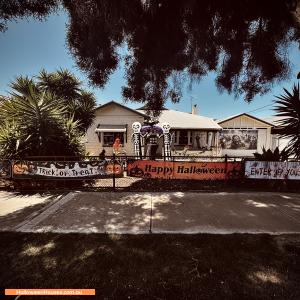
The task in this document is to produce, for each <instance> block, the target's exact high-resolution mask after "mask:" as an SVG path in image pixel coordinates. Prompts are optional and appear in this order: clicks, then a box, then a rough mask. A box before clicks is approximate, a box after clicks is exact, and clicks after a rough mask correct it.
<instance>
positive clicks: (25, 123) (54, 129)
mask: <svg viewBox="0 0 300 300" xmlns="http://www.w3.org/2000/svg"><path fill="white" fill-rule="evenodd" d="M11 88H12V92H11V93H10V97H8V98H5V97H1V98H0V156H1V157H3V158H23V157H25V156H35V155H37V156H51V155H56V156H58V155H66V156H77V155H81V154H83V152H84V149H83V145H82V142H81V140H82V138H83V137H82V126H80V120H79V119H78V120H75V119H74V118H73V117H70V115H71V114H72V115H73V114H74V113H73V111H72V112H71V113H70V112H69V110H68V109H69V106H68V105H66V102H65V101H64V99H61V98H59V97H58V96H57V95H56V94H55V93H52V92H50V89H45V88H41V87H40V86H39V85H38V84H36V83H35V82H34V81H33V80H32V79H30V78H28V77H18V78H17V79H16V80H15V81H14V82H13V83H12V84H11ZM89 96H90V97H91V98H93V95H92V94H89ZM79 107H80V106H79ZM89 108H90V109H92V110H93V107H92V106H90V107H89ZM83 110H84V108H83Z"/></svg>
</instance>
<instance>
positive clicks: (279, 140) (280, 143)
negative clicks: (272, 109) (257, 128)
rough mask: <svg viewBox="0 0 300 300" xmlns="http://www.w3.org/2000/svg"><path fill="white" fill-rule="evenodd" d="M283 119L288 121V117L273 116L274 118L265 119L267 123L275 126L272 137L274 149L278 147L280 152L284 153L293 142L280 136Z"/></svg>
mask: <svg viewBox="0 0 300 300" xmlns="http://www.w3.org/2000/svg"><path fill="white" fill-rule="evenodd" d="M282 119H286V117H278V116H273V117H267V118H264V120H265V121H267V122H269V123H271V124H273V127H272V130H271V133H272V137H273V149H275V148H276V147H278V148H279V150H280V151H282V150H283V149H284V148H285V147H287V146H288V144H289V142H290V140H291V138H286V137H282V136H280V135H279V128H278V127H279V124H280V121H281V120H282Z"/></svg>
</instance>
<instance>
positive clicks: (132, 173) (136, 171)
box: [129, 166, 144, 177]
mask: <svg viewBox="0 0 300 300" xmlns="http://www.w3.org/2000/svg"><path fill="white" fill-rule="evenodd" d="M129 174H130V176H133V177H143V176H144V171H143V169H141V168H139V167H138V166H135V167H134V168H132V169H130V171H129Z"/></svg>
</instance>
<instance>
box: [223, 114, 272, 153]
mask: <svg viewBox="0 0 300 300" xmlns="http://www.w3.org/2000/svg"><path fill="white" fill-rule="evenodd" d="M218 124H219V125H220V126H221V127H222V131H221V133H220V136H219V145H220V148H221V149H222V155H228V156H237V157H249V156H253V153H255V152H259V153H261V152H262V148H263V147H265V148H266V149H269V148H270V149H272V150H274V149H275V147H276V137H275V136H274V135H272V128H273V127H274V125H273V124H272V123H270V122H267V121H265V120H261V119H259V118H256V117H254V116H252V115H249V114H247V113H241V114H238V115H235V116H231V117H228V118H225V119H222V120H218Z"/></svg>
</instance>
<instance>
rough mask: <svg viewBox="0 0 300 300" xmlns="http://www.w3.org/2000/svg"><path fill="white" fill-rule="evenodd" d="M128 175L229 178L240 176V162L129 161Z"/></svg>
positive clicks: (169, 177)
mask: <svg viewBox="0 0 300 300" xmlns="http://www.w3.org/2000/svg"><path fill="white" fill-rule="evenodd" d="M127 168H128V175H129V176H134V177H144V178H163V179H196V180H227V179H233V178H237V177H239V176H240V171H241V163H240V162H228V163H225V162H170V161H153V160H137V161H133V162H129V163H128V167H127Z"/></svg>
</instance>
